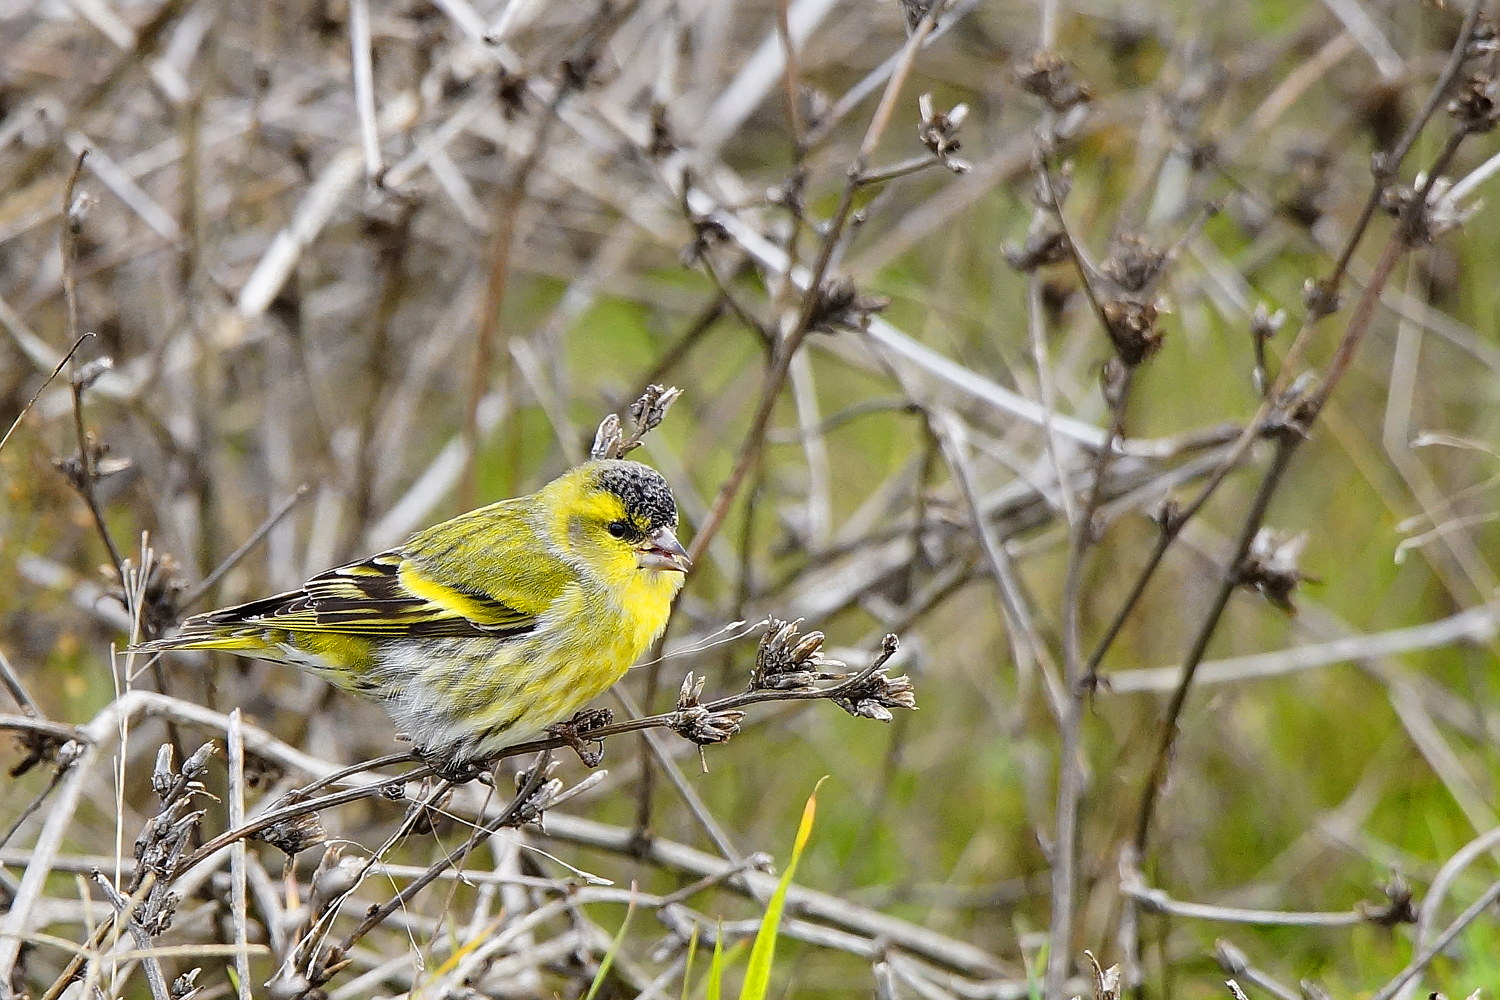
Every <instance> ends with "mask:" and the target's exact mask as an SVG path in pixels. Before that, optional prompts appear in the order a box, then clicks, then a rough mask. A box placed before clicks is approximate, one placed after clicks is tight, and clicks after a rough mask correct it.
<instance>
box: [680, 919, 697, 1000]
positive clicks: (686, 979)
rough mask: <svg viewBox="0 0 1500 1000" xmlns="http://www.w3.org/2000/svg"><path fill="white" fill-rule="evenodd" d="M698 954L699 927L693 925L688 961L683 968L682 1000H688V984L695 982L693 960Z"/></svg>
mask: <svg viewBox="0 0 1500 1000" xmlns="http://www.w3.org/2000/svg"><path fill="white" fill-rule="evenodd" d="M697 954H698V925H697V924H694V925H693V934H692V936H691V937H689V938H688V945H687V961H686V962H685V963H683V966H682V1000H688V984H689V983H691V982H692V981H693V958H694V956H696V955H697Z"/></svg>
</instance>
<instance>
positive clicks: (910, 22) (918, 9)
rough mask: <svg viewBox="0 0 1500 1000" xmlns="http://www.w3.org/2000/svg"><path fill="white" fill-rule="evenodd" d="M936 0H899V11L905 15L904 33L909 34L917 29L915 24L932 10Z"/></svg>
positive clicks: (919, 22) (920, 21)
mask: <svg viewBox="0 0 1500 1000" xmlns="http://www.w3.org/2000/svg"><path fill="white" fill-rule="evenodd" d="M937 2H938V0H901V13H902V14H903V15H904V16H905V17H906V33H907V34H908V35H910V34H911V33H912V32H913V31H916V30H917V25H919V24H921V23H922V19H923V18H925V17H926V16H927V12H928V11H930V10H932V5H933V4H934V3H937Z"/></svg>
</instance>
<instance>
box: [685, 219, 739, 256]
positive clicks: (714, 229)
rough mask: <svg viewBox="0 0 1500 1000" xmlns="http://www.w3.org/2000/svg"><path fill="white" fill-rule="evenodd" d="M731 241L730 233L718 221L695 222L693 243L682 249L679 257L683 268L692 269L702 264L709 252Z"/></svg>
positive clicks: (697, 220) (704, 220)
mask: <svg viewBox="0 0 1500 1000" xmlns="http://www.w3.org/2000/svg"><path fill="white" fill-rule="evenodd" d="M728 240H729V231H728V230H726V229H725V228H724V226H723V225H722V224H720V223H719V222H718V221H716V220H714V219H711V218H705V219H694V220H693V241H692V242H691V243H689V244H688V245H687V246H685V247H683V248H682V251H681V253H679V254H678V256H679V257H680V258H681V260H682V266H683V267H692V266H693V265H695V264H698V263H700V262H701V261H702V260H703V259H704V258H705V257H707V256H708V252H709V251H710V250H712V249H713V248H714V247H716V246H718V245H719V244H721V243H725V242H727V241H728Z"/></svg>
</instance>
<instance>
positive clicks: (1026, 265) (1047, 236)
mask: <svg viewBox="0 0 1500 1000" xmlns="http://www.w3.org/2000/svg"><path fill="white" fill-rule="evenodd" d="M1072 256H1073V247H1072V244H1071V243H1069V242H1068V236H1067V234H1066V233H1064V232H1063V231H1062V230H1060V229H1047V230H1042V231H1041V232H1036V233H1032V234H1031V235H1030V236H1028V237H1027V238H1026V243H1025V245H1024V246H1019V247H1007V248H1006V249H1005V262H1006V263H1007V264H1009V265H1010V266H1011V267H1013V268H1015V269H1016V270H1017V271H1021V272H1024V273H1027V274H1030V273H1031V272H1032V271H1035V270H1036V269H1037V268H1039V267H1046V266H1047V265H1049V264H1061V263H1063V262H1064V261H1066V260H1069V259H1071V258H1072Z"/></svg>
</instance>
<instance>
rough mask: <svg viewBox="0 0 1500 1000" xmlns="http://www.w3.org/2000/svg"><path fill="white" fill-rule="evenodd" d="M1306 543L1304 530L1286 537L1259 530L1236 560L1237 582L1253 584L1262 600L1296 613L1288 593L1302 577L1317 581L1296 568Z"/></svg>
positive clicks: (1301, 580)
mask: <svg viewBox="0 0 1500 1000" xmlns="http://www.w3.org/2000/svg"><path fill="white" fill-rule="evenodd" d="M1306 545H1307V532H1305V531H1304V532H1302V533H1301V534H1299V535H1295V536H1292V537H1290V538H1288V537H1286V536H1285V535H1283V534H1281V533H1280V532H1277V531H1273V530H1272V529H1270V528H1262V529H1260V531H1258V532H1257V533H1256V535H1255V538H1254V540H1253V541H1251V543H1250V551H1249V552H1247V553H1245V558H1244V560H1243V561H1242V562H1241V563H1240V567H1239V581H1240V583H1242V584H1244V585H1245V586H1247V587H1254V588H1255V589H1256V590H1258V591H1260V592H1261V594H1262V595H1264V597H1265V599H1266V600H1268V601H1270V602H1271V603H1272V604H1273V605H1275V606H1276V607H1278V608H1280V609H1281V610H1282V611H1284V612H1286V613H1287V614H1289V615H1292V614H1296V613H1297V608H1296V606H1295V605H1293V604H1292V594H1293V593H1294V592H1295V591H1296V590H1297V588H1298V587H1299V586H1301V584H1302V582H1303V581H1305V580H1311V581H1313V582H1314V583H1316V582H1317V580H1316V578H1315V577H1310V576H1306V575H1305V574H1303V572H1302V571H1301V570H1300V569H1298V568H1297V560H1298V559H1299V558H1300V557H1301V556H1302V549H1303V548H1304V547H1305V546H1306Z"/></svg>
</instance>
